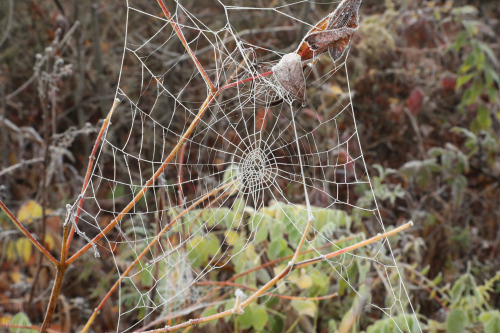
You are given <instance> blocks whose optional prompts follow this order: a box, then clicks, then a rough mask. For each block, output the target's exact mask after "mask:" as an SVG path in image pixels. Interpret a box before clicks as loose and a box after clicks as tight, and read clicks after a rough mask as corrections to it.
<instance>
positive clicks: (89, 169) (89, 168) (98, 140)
mask: <svg viewBox="0 0 500 333" xmlns="http://www.w3.org/2000/svg"><path fill="white" fill-rule="evenodd" d="M118 103H119V100H118V99H115V101H114V103H113V106H112V107H111V110H109V113H108V116H107V117H106V119H105V120H104V122H103V123H102V126H101V130H100V131H99V134H98V135H97V138H96V140H95V143H94V148H92V152H91V153H90V158H89V164H88V166H87V172H86V174H85V179H84V181H83V186H82V191H81V192H80V201H79V202H78V208H77V210H76V214H75V220H74V225H72V226H71V231H70V234H69V237H68V242H67V244H66V245H64V246H66V251H69V246H70V244H71V241H72V240H73V235H74V234H75V226H76V224H77V223H78V220H79V219H80V214H81V212H82V205H83V196H84V195H85V192H86V191H87V187H88V185H89V181H90V176H91V174H92V169H93V166H94V161H95V155H96V153H97V149H98V148H99V145H100V144H101V141H102V139H103V137H104V133H105V132H106V130H107V128H108V125H109V122H110V120H111V116H112V115H113V112H114V111H115V109H116V107H117V105H118Z"/></svg>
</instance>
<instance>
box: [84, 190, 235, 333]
mask: <svg viewBox="0 0 500 333" xmlns="http://www.w3.org/2000/svg"><path fill="white" fill-rule="evenodd" d="M234 183H235V181H232V182H229V183H227V184H225V185H223V186H221V187H218V188H216V189H213V190H212V191H210V192H209V193H207V194H205V195H204V196H203V197H201V198H200V199H199V200H197V201H196V202H194V203H193V204H192V205H191V206H189V207H188V208H186V209H185V210H183V211H182V212H181V213H180V214H179V215H177V216H176V217H175V219H173V220H172V222H170V223H169V224H167V225H166V226H165V227H164V228H163V229H162V230H161V231H160V232H159V233H158V235H156V236H155V238H154V239H153V240H152V241H151V242H150V243H149V244H148V245H147V246H146V248H145V249H144V250H143V251H142V252H141V253H140V254H139V255H138V256H137V258H135V260H134V261H133V262H132V263H131V264H130V265H129V266H128V267H127V269H126V270H125V271H124V272H123V273H122V275H121V276H120V278H119V279H118V280H117V281H116V282H115V284H114V285H113V286H112V287H111V288H110V290H109V292H108V293H107V294H106V296H104V298H103V299H102V301H101V303H99V306H98V307H97V308H96V309H95V310H94V313H93V314H92V317H91V318H90V319H89V321H88V322H87V324H86V325H85V327H84V328H83V330H82V333H83V332H86V331H87V330H88V328H89V327H90V325H91V324H92V322H93V321H94V318H95V317H96V316H97V314H98V313H99V312H100V311H101V309H102V307H103V306H104V304H105V303H106V301H107V300H108V299H109V298H110V297H111V294H113V292H114V291H115V290H116V289H117V288H118V286H119V285H120V283H121V282H122V281H123V279H124V278H125V277H126V276H127V275H128V273H130V271H131V270H132V269H133V268H134V267H135V265H137V263H139V261H140V260H141V259H142V257H144V256H145V255H146V254H147V253H148V252H149V251H150V249H151V247H152V246H153V245H154V244H156V243H157V242H158V241H159V240H160V238H161V237H162V236H163V235H164V234H165V233H166V232H167V231H168V230H169V229H170V227H171V226H172V225H174V224H175V223H176V222H177V221H178V220H179V219H180V218H181V217H182V216H184V215H185V214H187V213H188V212H189V211H191V210H192V209H194V207H196V206H198V205H199V204H201V203H202V202H203V201H205V200H206V199H207V198H209V197H211V196H212V195H214V194H215V193H217V192H220V191H222V190H223V189H225V188H228V187H231V186H232V185H233V184H234ZM213 203H215V201H211V202H210V204H209V205H212V204H213Z"/></svg>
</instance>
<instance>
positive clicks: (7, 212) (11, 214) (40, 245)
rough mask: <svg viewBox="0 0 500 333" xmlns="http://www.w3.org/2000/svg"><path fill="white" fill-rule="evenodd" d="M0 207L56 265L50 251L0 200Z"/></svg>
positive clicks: (55, 264) (56, 263)
mask: <svg viewBox="0 0 500 333" xmlns="http://www.w3.org/2000/svg"><path fill="white" fill-rule="evenodd" d="M0 208H1V209H2V210H3V211H4V213H5V214H7V216H8V217H9V219H10V220H11V221H12V222H13V223H14V225H15V226H16V227H17V228H18V229H19V230H20V231H21V232H22V233H23V234H24V236H26V238H28V239H29V240H30V242H31V243H32V244H33V245H34V246H35V247H36V248H37V249H38V250H39V251H40V252H41V253H42V254H43V255H44V256H45V258H47V259H48V260H49V261H50V262H51V263H53V264H54V266H57V265H58V264H59V263H58V262H57V260H56V258H54V257H53V256H52V254H50V252H49V251H48V250H47V249H46V248H45V247H44V246H43V245H42V244H40V243H39V242H38V241H37V240H36V239H35V238H34V237H33V236H32V235H31V233H30V232H29V231H28V230H27V229H26V228H25V227H24V226H23V224H22V223H21V222H19V220H18V219H17V218H16V216H15V215H14V214H13V213H12V212H11V211H10V210H9V209H8V208H7V206H5V204H4V203H3V202H2V200H0Z"/></svg>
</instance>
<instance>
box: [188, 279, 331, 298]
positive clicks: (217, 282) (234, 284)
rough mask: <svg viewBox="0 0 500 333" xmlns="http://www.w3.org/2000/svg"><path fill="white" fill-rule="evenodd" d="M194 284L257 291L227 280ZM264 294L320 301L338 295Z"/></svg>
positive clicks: (196, 283)
mask: <svg viewBox="0 0 500 333" xmlns="http://www.w3.org/2000/svg"><path fill="white" fill-rule="evenodd" d="M195 285H197V286H210V285H216V286H222V287H236V288H242V289H247V290H250V291H257V289H255V288H252V287H248V286H246V285H244V284H240V283H234V282H227V281H202V282H195ZM264 295H266V296H270V297H277V298H282V299H288V300H299V301H321V300H325V299H330V298H334V297H337V296H338V295H337V293H334V294H330V295H325V296H317V297H302V296H288V295H280V294H275V293H265V294H264Z"/></svg>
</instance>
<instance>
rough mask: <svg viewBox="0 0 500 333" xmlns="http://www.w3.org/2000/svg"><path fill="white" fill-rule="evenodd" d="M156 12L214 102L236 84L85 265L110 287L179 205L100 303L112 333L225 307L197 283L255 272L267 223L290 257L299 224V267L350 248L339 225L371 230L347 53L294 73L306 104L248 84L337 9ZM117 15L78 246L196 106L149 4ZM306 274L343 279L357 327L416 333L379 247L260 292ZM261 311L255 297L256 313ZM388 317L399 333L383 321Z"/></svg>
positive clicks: (109, 215) (189, 76) (189, 81)
mask: <svg viewBox="0 0 500 333" xmlns="http://www.w3.org/2000/svg"><path fill="white" fill-rule="evenodd" d="M257 4H258V6H257ZM165 5H166V6H167V7H168V8H169V10H170V12H171V14H172V20H173V21H174V22H176V23H177V25H178V27H179V28H180V30H181V31H182V34H183V35H184V36H185V38H186V41H187V43H188V45H189V47H190V48H191V49H192V50H193V52H194V53H195V54H196V56H197V58H198V59H199V61H200V63H201V65H202V66H203V68H204V69H205V71H206V73H207V75H208V77H210V79H211V81H212V82H213V83H214V85H216V88H221V87H224V86H227V84H233V83H234V82H242V81H243V83H241V84H236V85H233V86H231V87H228V88H227V89H224V90H223V91H221V93H220V94H219V95H218V96H217V97H216V98H215V100H214V101H212V103H211V104H210V106H209V108H208V110H207V111H206V112H205V114H204V115H203V116H202V117H201V120H200V122H199V123H198V125H197V127H196V128H195V130H194V131H193V133H192V134H191V135H190V136H189V137H188V138H187V140H186V141H185V144H184V147H183V151H182V152H179V153H178V154H177V155H176V157H175V158H174V159H173V160H172V161H171V162H170V163H169V165H168V166H167V167H166V169H165V171H164V172H162V174H161V176H160V177H159V178H158V179H157V180H156V181H155V182H154V183H153V185H152V186H151V188H149V189H148V190H147V191H146V193H145V194H144V197H143V198H142V199H141V200H139V202H137V204H135V205H134V207H133V208H132V209H131V210H130V211H128V212H127V213H126V214H125V217H124V218H123V219H122V220H121V221H120V223H118V224H117V225H116V226H115V227H114V228H113V229H112V231H111V232H109V233H107V234H106V235H105V237H104V238H103V240H101V241H100V242H98V243H97V244H92V245H93V247H94V251H95V254H96V256H97V255H99V256H101V257H102V258H103V259H104V260H105V259H106V258H109V259H110V260H111V257H112V258H113V259H112V260H113V262H114V268H115V269H116V273H118V274H120V275H121V274H122V273H123V271H124V269H125V268H126V266H128V264H130V263H131V262H132V261H133V260H134V259H136V258H137V256H138V254H139V253H141V252H142V251H143V249H145V248H146V246H147V245H148V244H149V243H150V242H151V241H152V240H153V238H154V237H155V236H156V234H157V232H158V230H161V229H162V228H163V227H164V226H165V225H167V224H168V223H171V222H172V221H173V220H175V219H176V217H178V216H179V214H180V213H181V212H182V211H183V210H184V209H186V208H188V207H190V206H193V209H192V210H190V211H189V213H187V214H185V215H183V216H182V217H180V218H177V220H176V222H175V223H173V225H172V227H171V228H170V229H169V230H168V232H167V233H165V234H164V235H163V236H162V237H161V239H160V241H159V242H158V243H157V244H156V245H154V246H152V247H151V249H150V250H149V252H148V254H147V255H146V256H144V257H142V258H141V259H140V260H139V262H138V264H137V265H135V267H134V268H133V269H132V271H131V272H130V273H129V274H127V276H126V277H125V278H124V279H123V281H122V282H121V283H120V286H119V290H118V291H117V292H116V293H115V297H116V296H118V297H117V298H116V299H114V302H115V303H116V304H117V305H118V312H119V314H118V318H119V320H118V323H117V331H135V330H138V329H140V328H145V327H151V323H157V322H158V321H160V322H163V325H165V323H167V322H168V320H169V319H172V318H174V323H175V318H179V317H180V316H183V315H193V314H195V315H197V316H199V315H200V314H201V311H203V310H204V309H205V308H206V307H207V306H210V305H217V304H224V303H225V302H227V301H228V299H230V300H232V301H233V302H234V293H235V290H236V288H233V287H231V286H225V287H224V288H223V289H222V291H223V292H227V293H228V295H229V296H228V297H227V298H225V299H224V298H221V297H220V296H221V291H218V290H219V288H220V287H219V286H215V285H210V284H203V282H207V281H213V280H219V281H225V280H228V279H229V278H230V277H231V276H233V275H234V274H235V272H237V273H240V272H242V271H245V270H248V269H251V268H252V267H255V266H258V265H260V264H261V263H263V262H264V257H265V256H264V255H263V252H262V251H263V249H262V248H261V247H259V246H258V244H254V243H255V239H256V238H259V237H261V235H260V234H259V231H260V230H261V229H262V228H267V229H268V230H269V236H265V237H266V238H267V237H269V239H272V229H273V228H276V224H277V223H281V225H280V226H282V228H283V229H284V231H285V233H286V235H287V237H288V243H289V244H290V246H291V247H292V248H291V249H288V252H291V251H290V250H295V247H296V246H297V244H296V242H297V241H298V240H299V239H300V235H301V234H302V233H303V232H304V229H305V226H306V224H307V221H308V219H310V218H311V217H313V218H314V221H313V223H312V227H311V230H310V233H309V237H308V238H307V239H306V243H305V245H304V250H311V251H312V253H311V256H320V255H324V254H325V253H328V252H331V251H333V250H336V249H339V248H341V247H340V246H339V245H340V244H337V243H336V242H335V241H336V240H338V239H341V238H342V237H345V236H346V235H348V234H349V230H350V228H351V225H352V219H351V217H350V216H357V218H358V219H359V220H360V221H362V228H359V226H358V230H362V231H363V232H362V234H361V239H366V238H369V237H372V236H374V235H376V234H378V233H383V232H384V231H385V228H384V225H383V223H382V219H381V216H380V212H379V210H378V207H377V204H376V201H375V198H374V194H373V190H372V189H371V183H370V180H369V177H368V174H367V171H366V170H367V169H366V164H365V161H364V158H363V154H362V150H361V147H360V143H359V137H358V131H357V128H356V122H355V118H354V113H353V107H352V103H351V92H350V89H349V84H348V75H347V67H346V62H345V61H346V59H347V52H346V54H344V56H343V57H342V58H341V59H339V60H337V61H336V62H335V63H333V62H332V61H331V59H329V58H328V56H327V55H323V56H322V57H321V58H320V60H319V61H315V63H314V65H313V66H310V67H308V68H307V69H306V70H305V75H306V79H307V89H308V90H307V91H308V93H307V99H306V102H305V104H304V105H300V103H297V101H293V100H292V99H291V98H290V96H289V95H288V94H287V93H286V92H285V91H284V90H283V88H282V87H281V86H280V84H279V83H278V82H277V81H276V79H275V78H274V77H273V76H272V75H268V76H261V74H262V73H264V72H266V71H269V70H271V69H272V68H273V66H275V65H276V64H277V63H278V62H279V60H280V59H281V58H282V56H283V55H284V54H286V53H290V52H293V51H294V50H295V49H296V48H297V46H298V43H300V41H301V39H302V37H303V36H304V34H305V33H307V31H308V30H309V29H311V28H312V27H313V26H314V24H316V22H318V21H319V20H320V19H321V18H323V17H325V16H326V15H327V14H328V13H330V12H332V11H333V10H334V9H335V8H336V6H337V5H338V2H333V3H329V2H328V3H326V2H314V1H274V2H270V4H269V5H267V6H263V2H262V3H261V2H255V1H241V0H240V1H234V3H233V2H231V1H228V0H221V1H212V2H209V1H207V2H205V1H166V2H165ZM260 6H262V7H260ZM127 9H128V10H127V18H126V20H127V22H126V24H127V31H126V35H125V46H124V54H123V63H122V70H121V73H120V80H119V86H118V89H117V94H116V97H117V99H118V100H119V101H120V103H119V104H118V107H117V108H116V110H114V113H113V116H112V118H111V124H110V125H109V127H108V129H107V132H106V134H105V137H104V139H103V142H102V145H101V148H100V151H99V152H98V154H97V156H96V157H97V158H96V163H95V165H94V169H93V172H92V176H91V178H90V182H89V184H88V187H87V189H86V192H85V194H84V196H83V205H82V213H81V216H80V221H79V222H78V233H79V235H80V236H84V237H85V239H86V241H89V240H90V239H91V238H92V237H94V236H96V235H98V234H99V233H100V232H101V231H102V230H103V229H104V228H105V227H106V225H107V224H108V223H109V222H110V221H111V220H113V219H114V218H116V217H117V216H118V215H119V214H120V212H122V210H123V209H124V208H125V206H126V205H127V204H128V203H129V202H130V201H131V200H132V199H133V197H134V196H135V195H137V193H138V192H139V191H140V190H141V189H142V188H143V187H144V184H145V183H146V181H147V180H148V179H150V178H151V177H152V175H153V174H154V173H155V172H156V171H157V170H158V168H159V167H160V166H161V165H162V163H163V161H164V160H165V158H166V156H167V155H168V154H169V152H170V151H171V150H172V148H173V147H174V146H175V145H176V144H177V143H178V142H179V140H180V138H181V137H182V135H183V133H184V132H185V131H186V129H187V128H188V126H189V125H190V124H191V123H192V122H193V120H194V119H195V118H196V114H197V113H198V110H199V109H200V107H201V106H202V104H203V101H204V100H205V98H206V96H207V95H208V94H209V91H208V88H207V85H206V82H205V80H204V78H203V76H202V75H201V74H200V71H199V70H198V69H197V68H196V66H195V65H194V64H193V61H192V59H191V57H190V56H189V54H188V52H187V51H186V49H185V48H184V47H183V45H182V44H181V42H180V41H179V38H178V35H177V34H176V32H175V31H174V29H173V28H172V25H171V24H170V21H169V20H168V19H166V18H165V16H164V15H162V12H161V9H160V7H159V6H158V4H157V3H156V2H155V1H138V0H137V1H128V2H127ZM323 58H325V59H323ZM281 100H284V101H283V102H282V103H280V102H281ZM220 188H222V190H218V189H220ZM358 188H365V189H368V191H369V193H371V194H370V195H369V198H368V199H366V198H365V200H358V198H359V196H360V194H359V193H357V192H356V189H358ZM214 190H215V192H214V194H213V195H211V196H210V197H209V198H208V199H206V200H200V199H201V198H203V197H204V196H205V195H206V194H207V193H210V192H211V191H214ZM197 202H198V203H197ZM266 212H267V213H266ZM270 216H271V217H270ZM318 221H323V222H321V223H319V222H318ZM325 221H326V222H325ZM294 242H295V243H294ZM345 244H348V243H343V246H342V247H345ZM327 245H330V246H329V247H328V248H326V249H325V246H327ZM285 252H286V250H285ZM207 253H208V254H207ZM198 254H199V255H198ZM248 258H252V260H249V259H248ZM319 265H323V266H319ZM353 266H356V267H358V270H359V271H361V270H362V269H361V268H359V267H364V269H365V270H366V272H365V273H364V274H365V281H366V282H365V284H367V285H368V287H369V288H368V289H369V291H368V292H365V291H363V292H362V291H361V290H362V289H363V290H364V289H366V288H364V287H363V286H362V284H360V283H359V281H357V280H356V281H351V277H350V275H349V272H351V271H352V268H353ZM319 267H322V269H323V270H325V269H326V271H328V274H329V276H328V279H329V283H330V284H332V285H333V284H335V282H337V281H340V280H343V281H344V284H345V285H347V286H348V288H350V289H351V290H352V291H353V292H355V293H356V294H357V295H358V296H359V297H360V298H362V299H365V300H366V304H364V307H365V310H366V311H365V312H369V313H370V315H371V316H378V317H389V318H392V319H393V320H394V323H395V324H396V327H397V328H398V329H399V331H401V332H403V331H420V328H419V327H416V328H415V327H414V326H412V327H410V320H409V319H408V317H407V316H413V315H414V313H413V310H412V308H411V303H410V301H409V298H408V293H407V290H406V289H405V286H404V284H403V279H402V276H401V275H400V272H399V270H398V268H397V266H396V261H395V259H394V254H393V251H392V250H391V247H390V244H389V243H388V240H387V239H385V240H383V241H382V242H379V243H377V244H373V245H372V246H369V247H368V248H366V249H364V250H363V251H353V252H352V253H345V254H343V255H342V256H340V257H337V258H332V259H329V260H325V261H324V262H322V263H321V264H318V265H316V266H311V267H308V268H307V269H303V270H301V272H300V276H299V277H298V278H297V277H295V278H294V280H293V281H292V278H291V276H290V277H287V278H285V279H283V280H282V281H280V282H279V283H278V284H277V285H276V286H275V287H274V288H273V289H271V290H270V292H274V293H280V294H293V293H294V291H295V292H296V290H297V288H296V287H294V284H295V283H298V281H300V279H307V278H308V277H311V276H312V275H314V274H316V273H315V270H317V269H319ZM325 267H326V268H325ZM231 270H235V272H233V273H231ZM263 271H264V270H261V271H260V272H257V273H253V274H257V275H256V276H257V278H258V280H259V281H260V283H265V282H267V281H268V280H269V279H270V277H271V276H270V274H269V272H263ZM228 272H229V273H228ZM360 274H361V273H360ZM253 276H254V277H255V275H253ZM297 279H298V280H297ZM375 280H378V281H379V282H378V283H375V282H374V281H375ZM248 281H250V280H245V277H243V278H241V279H237V280H236V282H242V283H251V282H248ZM253 281H255V279H254V280H253ZM254 283H255V282H254ZM370 283H371V284H370ZM253 287H257V286H253ZM244 291H245V293H247V294H249V293H250V292H249V291H247V290H244ZM333 291H335V290H333ZM328 292H332V290H329V291H328ZM380 295H382V297H380ZM268 299H269V298H268V296H263V297H262V298H261V302H265V301H267V300H268ZM406 313H410V315H407V314H406ZM397 316H403V318H404V320H403V321H398V320H396V317H397ZM131 323H132V324H131ZM148 325H149V326H148Z"/></svg>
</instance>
